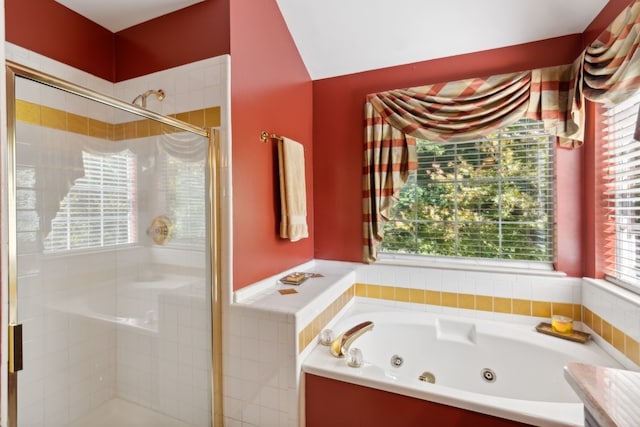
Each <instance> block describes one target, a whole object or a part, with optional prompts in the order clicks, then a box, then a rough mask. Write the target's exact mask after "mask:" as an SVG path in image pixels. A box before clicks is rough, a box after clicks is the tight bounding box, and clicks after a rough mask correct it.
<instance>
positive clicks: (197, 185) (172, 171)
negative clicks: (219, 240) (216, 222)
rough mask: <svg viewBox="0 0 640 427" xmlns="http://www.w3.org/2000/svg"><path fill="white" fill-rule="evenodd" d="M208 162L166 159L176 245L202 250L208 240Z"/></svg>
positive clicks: (167, 203)
mask: <svg viewBox="0 0 640 427" xmlns="http://www.w3.org/2000/svg"><path fill="white" fill-rule="evenodd" d="M205 166H206V164H205V161H204V159H202V160H196V161H190V160H183V159H179V158H176V157H173V156H171V155H169V154H164V156H163V166H162V168H163V172H162V176H163V179H164V191H165V194H166V198H167V200H166V206H167V212H168V215H169V217H170V218H171V220H172V221H173V227H174V236H173V239H172V240H171V243H172V244H183V245H186V246H198V247H201V246H202V245H203V244H204V242H205V239H206V222H205V221H206V215H205V213H206V212H205V211H206V206H207V205H206V202H205V181H206V176H205Z"/></svg>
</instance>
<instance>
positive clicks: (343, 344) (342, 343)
mask: <svg viewBox="0 0 640 427" xmlns="http://www.w3.org/2000/svg"><path fill="white" fill-rule="evenodd" d="M371 329H373V322H372V321H370V320H367V321H366V322H362V323H359V324H357V325H356V326H354V327H353V328H351V329H349V330H348V331H347V332H345V333H344V334H342V335H340V336H338V338H336V339H335V340H333V342H332V343H331V354H333V355H334V356H335V357H344V356H345V354H347V353H348V352H349V347H351V344H352V343H353V342H354V341H355V340H356V339H357V338H358V337H359V336H360V335H362V334H364V333H365V332H367V331H370V330H371Z"/></svg>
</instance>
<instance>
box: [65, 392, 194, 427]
mask: <svg viewBox="0 0 640 427" xmlns="http://www.w3.org/2000/svg"><path fill="white" fill-rule="evenodd" d="M114 426H119V427H191V425H190V424H187V423H184V422H182V421H180V420H176V419H175V418H171V417H168V416H166V415H163V414H160V413H158V412H155V411H152V410H150V409H147V408H144V407H142V406H139V405H136V404H134V403H131V402H127V401H126V400H122V399H117V398H114V399H111V400H110V401H108V402H106V403H104V404H103V405H102V406H99V407H98V408H96V409H95V410H94V411H92V412H90V413H89V414H87V415H85V416H84V417H82V418H80V419H78V420H76V421H75V422H73V423H71V424H69V427H114Z"/></svg>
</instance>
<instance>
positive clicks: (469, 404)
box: [302, 300, 621, 426]
mask: <svg viewBox="0 0 640 427" xmlns="http://www.w3.org/2000/svg"><path fill="white" fill-rule="evenodd" d="M367 320H370V321H373V322H374V328H373V330H371V331H369V332H366V333H364V334H363V335H362V336H360V337H359V338H358V339H356V340H355V341H354V343H353V344H352V346H351V348H354V347H357V348H359V349H360V350H361V351H362V354H363V359H364V363H363V364H362V366H360V367H357V368H353V367H350V366H348V364H347V362H346V359H345V358H341V359H340V358H336V357H334V356H332V355H331V354H330V351H329V347H327V346H322V345H317V346H316V347H315V348H314V349H313V350H312V351H311V352H310V353H309V355H308V356H307V357H306V358H305V359H304V361H303V364H302V370H303V372H304V373H307V374H313V375H316V376H320V377H325V378H329V379H334V380H338V381H342V382H346V383H351V384H356V385H359V386H365V387H369V388H373V389H378V390H384V391H388V392H392V393H395V394H400V395H404V396H409V397H413V398H418V399H422V400H426V401H429V402H434V403H439V404H442V405H448V406H452V407H455V408H460V409H464V410H469V411H473V412H479V413H482V414H487V415H490V416H495V417H499V418H504V419H508V420H513V421H517V422H521V423H527V424H533V425H539V426H583V425H584V423H583V417H584V414H583V405H582V403H581V401H580V400H579V398H578V397H577V395H576V394H575V393H574V391H573V390H572V388H571V387H570V386H569V384H568V383H567V382H566V381H565V380H564V376H563V369H564V366H565V365H566V364H567V363H568V362H573V361H580V362H585V363H591V364H596V365H602V366H610V367H618V368H620V367H621V365H620V364H619V363H618V362H617V361H616V360H615V359H613V358H612V357H611V356H609V355H608V354H607V353H605V352H604V351H603V350H602V349H601V348H600V347H599V346H598V345H597V344H596V343H595V342H593V341H589V342H587V343H586V344H579V343H575V342H571V341H568V340H563V339H559V338H556V337H551V336H548V335H543V334H540V333H538V332H536V331H535V324H536V323H537V322H535V321H532V322H533V323H532V324H529V325H524V324H512V323H506V322H496V321H490V320H478V319H472V318H466V317H455V316H446V315H441V314H435V313H427V312H417V311H398V310H396V309H394V308H391V307H389V306H385V305H383V304H378V303H375V302H364V301H363V300H357V302H356V303H355V305H354V306H352V307H351V308H350V309H349V311H348V312H347V313H346V314H345V315H344V316H343V317H342V318H341V319H340V320H339V321H338V322H337V323H336V324H335V325H334V326H332V327H331V329H332V330H333V331H335V333H336V334H339V333H342V332H344V331H346V330H348V329H350V328H351V327H353V326H354V325H356V324H358V323H360V322H363V321H367Z"/></svg>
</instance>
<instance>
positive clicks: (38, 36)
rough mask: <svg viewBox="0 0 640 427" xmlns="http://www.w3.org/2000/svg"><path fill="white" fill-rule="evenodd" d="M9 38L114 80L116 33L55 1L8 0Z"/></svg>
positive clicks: (41, 52) (63, 61) (8, 39)
mask: <svg viewBox="0 0 640 427" xmlns="http://www.w3.org/2000/svg"><path fill="white" fill-rule="evenodd" d="M4 6H5V39H6V40H7V41H9V42H11V43H13V44H16V45H19V46H22V47H24V48H26V49H29V50H32V51H34V52H38V53H40V54H42V55H44V56H47V57H49V58H52V59H55V60H57V61H60V62H62V63H65V64H68V65H71V66H72V67H75V68H78V69H80V70H84V71H86V72H88V73H91V74H93V75H95V76H98V77H101V78H103V79H106V80H109V81H113V79H114V76H115V63H114V35H113V33H111V32H110V31H109V30H107V29H105V28H103V27H101V26H99V25H96V24H95V23H93V22H92V21H89V20H88V19H86V18H85V17H83V16H81V15H79V14H77V13H75V12H73V11H71V10H69V9H67V8H66V7H64V6H62V5H60V4H59V3H56V2H54V1H53V0H5V2H4Z"/></svg>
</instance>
